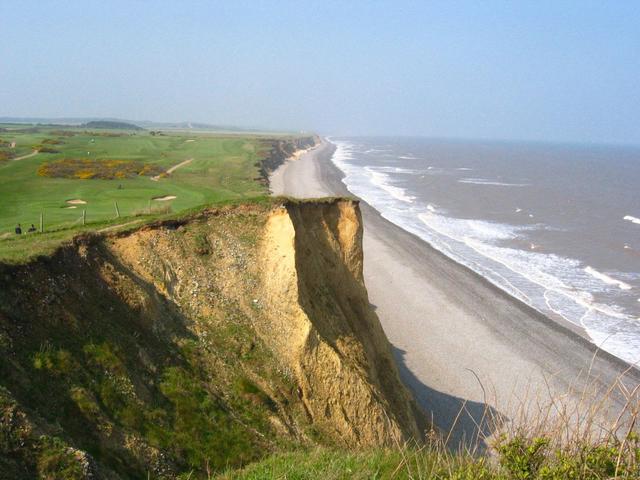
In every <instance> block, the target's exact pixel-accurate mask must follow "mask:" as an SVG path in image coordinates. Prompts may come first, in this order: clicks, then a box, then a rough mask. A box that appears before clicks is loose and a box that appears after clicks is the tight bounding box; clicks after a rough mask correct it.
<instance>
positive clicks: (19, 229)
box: [16, 224, 22, 235]
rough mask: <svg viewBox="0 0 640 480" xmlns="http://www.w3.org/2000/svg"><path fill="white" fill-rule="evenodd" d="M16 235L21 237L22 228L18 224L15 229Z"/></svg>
mask: <svg viewBox="0 0 640 480" xmlns="http://www.w3.org/2000/svg"><path fill="white" fill-rule="evenodd" d="M16 235H22V228H21V227H20V224H18V226H17V227H16Z"/></svg>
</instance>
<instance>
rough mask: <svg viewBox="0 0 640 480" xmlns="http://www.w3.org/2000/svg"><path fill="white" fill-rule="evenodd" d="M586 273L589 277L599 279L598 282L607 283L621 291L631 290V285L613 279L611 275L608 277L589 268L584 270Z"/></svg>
mask: <svg viewBox="0 0 640 480" xmlns="http://www.w3.org/2000/svg"><path fill="white" fill-rule="evenodd" d="M584 271H585V272H587V273H588V274H589V275H591V276H592V277H594V278H597V279H598V280H601V281H603V282H604V283H606V284H607V285H615V286H617V287H618V288H619V289H620V290H631V285H629V284H628V283H624V282H622V281H620V280H616V279H615V278H611V277H610V276H609V275H606V274H604V273H602V272H599V271H597V270H596V269H595V268H593V267H590V266H587V267H586V268H585V269H584Z"/></svg>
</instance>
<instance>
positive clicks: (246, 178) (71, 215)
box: [0, 125, 269, 238]
mask: <svg viewBox="0 0 640 480" xmlns="http://www.w3.org/2000/svg"><path fill="white" fill-rule="evenodd" d="M0 127H4V128H5V129H6V131H0V139H1V140H3V141H5V142H14V141H15V142H16V146H15V148H13V149H11V153H12V154H13V155H14V156H17V157H19V156H22V155H26V154H29V153H30V152H32V150H33V148H32V147H33V146H34V145H40V144H42V142H43V141H44V140H46V139H49V140H53V141H60V142H63V143H60V144H53V145H50V146H51V148H52V149H54V150H58V151H59V153H38V154H37V155H34V156H31V157H29V158H24V159H14V160H5V161H0V238H3V237H4V238H8V237H10V236H12V235H13V233H12V232H13V229H14V228H15V226H16V224H18V223H20V224H21V225H22V227H23V230H25V231H26V229H27V228H28V226H29V225H31V224H32V223H33V224H35V225H36V227H38V226H39V221H40V214H41V213H43V214H44V224H45V229H46V230H51V229H60V228H66V227H74V226H78V225H80V224H81V222H82V211H83V210H86V221H87V223H88V224H91V223H94V222H96V223H97V222H100V223H104V222H106V221H109V220H111V219H113V218H114V217H115V216H116V209H115V203H116V202H117V205H118V208H119V211H120V216H121V218H123V219H124V218H125V217H131V216H133V215H140V214H146V213H149V212H150V211H151V212H158V211H166V210H169V209H170V210H171V211H173V212H177V211H180V210H184V209H186V208H190V207H195V206H198V205H202V204H207V203H211V202H216V201H221V200H229V199H240V198H248V197H255V196H258V195H262V194H265V193H266V188H265V187H264V186H263V185H261V184H260V183H259V182H256V181H255V179H256V177H257V176H258V168H257V167H256V166H255V163H256V162H257V161H258V160H259V159H260V158H261V154H262V153H263V152H264V151H265V149H267V150H268V149H269V141H268V139H267V138H266V137H261V136H251V135H215V134H207V133H200V134H191V133H189V132H184V133H181V132H175V133H170V134H167V135H162V136H158V135H155V136H153V135H151V134H150V133H149V132H146V131H143V132H135V133H132V132H123V131H120V132H115V131H96V132H87V131H84V130H82V129H73V128H68V127H55V128H54V127H38V128H37V129H35V130H36V131H30V130H31V129H29V128H27V127H26V126H24V125H23V126H15V125H14V126H8V125H0ZM61 130H64V131H66V132H70V133H72V134H73V135H71V134H70V133H68V134H67V135H68V136H65V135H63V134H62V133H63V132H61ZM5 151H6V148H5ZM79 158H81V159H91V160H94V159H95V160H133V161H137V162H142V163H144V164H151V165H159V166H161V167H162V168H163V169H164V170H169V169H170V168H171V167H174V166H175V165H177V164H180V163H181V162H184V161H185V160H189V159H192V160H191V162H189V163H187V164H185V165H184V166H182V167H180V168H178V169H177V170H175V171H174V172H172V173H171V174H169V175H167V176H166V177H164V178H160V179H158V180H157V181H154V180H153V179H152V178H151V177H150V176H138V175H136V176H134V177H133V178H123V179H113V180H103V179H95V178H94V179H78V178H51V177H43V176H39V175H38V169H39V167H40V166H41V165H42V164H43V163H45V162H47V163H49V164H51V163H52V162H55V161H57V160H63V159H79ZM163 196H175V197H176V198H175V199H172V200H169V201H157V200H153V199H154V198H157V197H163ZM70 200H81V201H83V202H86V203H80V202H77V203H76V204H75V205H74V204H70V203H68V202H69V201H70ZM69 207H75V208H69Z"/></svg>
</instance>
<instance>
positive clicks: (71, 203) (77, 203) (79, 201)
mask: <svg viewBox="0 0 640 480" xmlns="http://www.w3.org/2000/svg"><path fill="white" fill-rule="evenodd" d="M67 203H68V204H69V205H86V204H87V202H85V201H84V200H80V199H79V198H74V199H73V200H67Z"/></svg>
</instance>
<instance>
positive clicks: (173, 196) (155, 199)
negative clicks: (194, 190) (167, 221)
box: [151, 195, 177, 202]
mask: <svg viewBox="0 0 640 480" xmlns="http://www.w3.org/2000/svg"><path fill="white" fill-rule="evenodd" d="M174 198H177V197H176V196H175V195H165V196H164V197H153V198H152V199H151V200H154V201H156V202H166V201H168V200H173V199H174Z"/></svg>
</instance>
